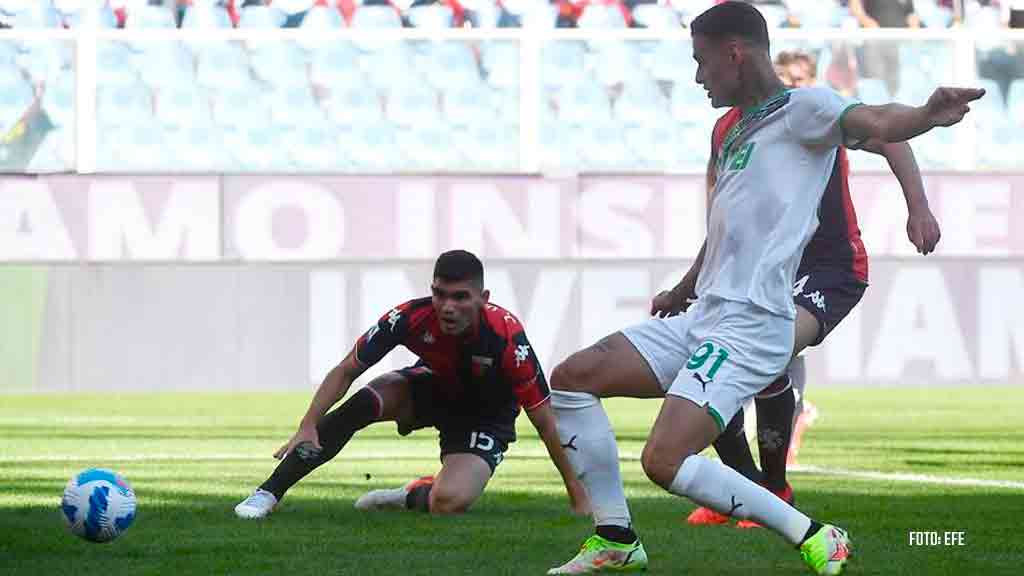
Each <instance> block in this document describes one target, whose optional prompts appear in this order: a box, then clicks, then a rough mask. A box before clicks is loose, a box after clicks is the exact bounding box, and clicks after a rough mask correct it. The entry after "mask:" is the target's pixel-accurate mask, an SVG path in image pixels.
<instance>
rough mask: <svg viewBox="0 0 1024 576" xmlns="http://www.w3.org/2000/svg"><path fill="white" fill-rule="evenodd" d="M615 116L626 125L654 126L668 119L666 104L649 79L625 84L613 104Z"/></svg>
mask: <svg viewBox="0 0 1024 576" xmlns="http://www.w3.org/2000/svg"><path fill="white" fill-rule="evenodd" d="M615 116H616V118H618V120H619V121H620V122H622V123H623V124H626V125H642V126H655V125H658V124H660V123H663V122H664V119H665V118H666V117H668V102H667V100H666V98H665V96H664V94H662V93H661V89H660V88H659V87H658V85H657V84H656V83H655V82H654V80H652V79H651V78H649V77H647V78H638V79H635V80H632V81H630V82H627V83H626V85H625V86H624V87H623V90H622V94H620V95H619V97H618V99H617V100H616V102H615Z"/></svg>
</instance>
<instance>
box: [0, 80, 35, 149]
mask: <svg viewBox="0 0 1024 576" xmlns="http://www.w3.org/2000/svg"><path fill="white" fill-rule="evenodd" d="M14 73H15V74H17V76H10V77H6V78H3V79H2V80H0V82H2V84H0V135H3V134H7V132H8V131H9V130H10V129H11V128H13V127H14V125H15V123H16V122H17V121H18V120H20V119H21V117H22V115H23V114H25V110H28V107H29V106H31V105H32V101H33V100H34V99H35V92H34V91H33V89H32V87H31V86H29V85H28V83H26V82H24V81H23V80H21V79H20V73H19V72H14Z"/></svg>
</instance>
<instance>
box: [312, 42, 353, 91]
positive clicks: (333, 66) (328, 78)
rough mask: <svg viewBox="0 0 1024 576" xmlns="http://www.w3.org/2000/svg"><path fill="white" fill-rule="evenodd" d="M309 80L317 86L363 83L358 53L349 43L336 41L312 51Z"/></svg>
mask: <svg viewBox="0 0 1024 576" xmlns="http://www.w3.org/2000/svg"><path fill="white" fill-rule="evenodd" d="M309 79H310V81H311V82H312V83H313V84H316V85H318V86H345V85H349V84H352V83H353V82H364V81H366V78H365V77H364V76H363V73H362V72H361V71H360V69H359V52H358V51H357V50H356V48H355V46H354V45H353V44H352V43H351V42H347V41H344V40H336V41H334V42H331V43H330V44H326V45H321V46H319V47H317V49H316V50H314V51H313V54H312V59H311V62H310V66H309Z"/></svg>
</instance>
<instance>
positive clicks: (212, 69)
mask: <svg viewBox="0 0 1024 576" xmlns="http://www.w3.org/2000/svg"><path fill="white" fill-rule="evenodd" d="M193 50H194V51H195V52H196V54H197V57H198V58H197V67H196V82H198V83H199V84H200V85H202V86H205V87H207V88H216V89H233V88H246V87H249V86H250V85H251V84H252V75H251V74H250V70H249V54H248V52H246V50H245V49H244V48H242V46H241V45H240V44H239V43H237V42H232V41H223V40H220V41H210V42H203V43H199V44H196V45H195V46H194V47H193Z"/></svg>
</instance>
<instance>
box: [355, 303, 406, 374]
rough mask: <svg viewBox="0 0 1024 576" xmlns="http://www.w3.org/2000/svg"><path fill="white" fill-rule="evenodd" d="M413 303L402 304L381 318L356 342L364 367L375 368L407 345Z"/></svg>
mask: <svg viewBox="0 0 1024 576" xmlns="http://www.w3.org/2000/svg"><path fill="white" fill-rule="evenodd" d="M411 305H412V302H406V303H404V304H400V305H398V306H396V307H394V308H392V309H391V310H389V311H388V312H387V313H386V314H384V315H383V316H381V317H380V320H378V321H377V323H376V324H374V325H373V326H370V329H369V330H367V331H366V333H365V334H363V335H362V336H360V337H359V340H357V341H356V359H357V360H359V362H360V363H361V364H362V365H363V366H367V367H369V366H373V365H374V364H376V363H377V362H380V361H381V359H382V358H384V356H387V353H388V352H391V350H393V349H394V348H395V347H396V346H399V345H401V344H403V343H405V340H406V337H407V336H408V335H409V328H410V318H409V317H410V311H411V310H410V309H411Z"/></svg>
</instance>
